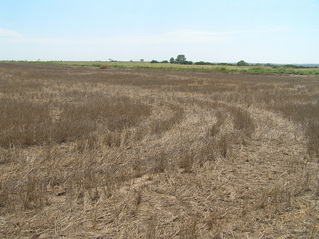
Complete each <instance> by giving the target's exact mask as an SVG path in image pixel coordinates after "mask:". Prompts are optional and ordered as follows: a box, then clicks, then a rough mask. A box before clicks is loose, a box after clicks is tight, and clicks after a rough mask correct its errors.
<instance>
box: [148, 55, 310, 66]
mask: <svg viewBox="0 0 319 239" xmlns="http://www.w3.org/2000/svg"><path fill="white" fill-rule="evenodd" d="M150 63H171V64H180V65H225V66H269V67H273V68H277V67H279V66H280V67H286V68H308V67H305V66H300V65H292V64H289V65H276V64H270V63H266V64H260V63H257V64H249V63H247V62H245V61H244V60H240V61H238V62H237V63H212V62H206V61H198V62H192V61H187V59H186V57H185V55H182V54H181V55H178V56H177V57H176V58H174V57H171V58H170V60H169V61H167V60H164V61H161V62H159V61H156V60H152V61H151V62H150Z"/></svg>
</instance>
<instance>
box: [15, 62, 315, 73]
mask: <svg viewBox="0 0 319 239" xmlns="http://www.w3.org/2000/svg"><path fill="white" fill-rule="evenodd" d="M17 62H20V63H22V62H24V63H37V64H50V65H68V66H93V67H99V68H101V69H106V68H109V67H114V68H124V69H153V70H177V71H215V72H226V73H248V74H291V75H319V68H294V67H290V66H289V65H288V66H286V65H271V66H267V65H248V66H236V65H230V64H229V65H224V64H221V65H218V64H216V65H198V64H193V65H182V64H170V63H148V62H103V61H17Z"/></svg>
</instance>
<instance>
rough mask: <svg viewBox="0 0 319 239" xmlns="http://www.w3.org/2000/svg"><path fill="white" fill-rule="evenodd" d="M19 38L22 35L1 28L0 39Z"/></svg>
mask: <svg viewBox="0 0 319 239" xmlns="http://www.w3.org/2000/svg"><path fill="white" fill-rule="evenodd" d="M19 36H21V34H20V33H18V32H16V31H13V30H9V29H5V28H1V27H0V37H19Z"/></svg>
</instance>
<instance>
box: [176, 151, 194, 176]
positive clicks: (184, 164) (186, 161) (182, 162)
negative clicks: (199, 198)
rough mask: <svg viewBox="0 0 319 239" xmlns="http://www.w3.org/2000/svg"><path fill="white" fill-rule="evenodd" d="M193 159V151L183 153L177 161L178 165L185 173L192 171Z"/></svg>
mask: <svg viewBox="0 0 319 239" xmlns="http://www.w3.org/2000/svg"><path fill="white" fill-rule="evenodd" d="M194 161H195V153H194V152H192V151H190V152H188V153H186V154H184V155H183V156H182V157H181V158H180V159H179V161H178V166H179V167H180V168H182V169H183V170H184V172H185V173H190V172H192V168H193V164H194Z"/></svg>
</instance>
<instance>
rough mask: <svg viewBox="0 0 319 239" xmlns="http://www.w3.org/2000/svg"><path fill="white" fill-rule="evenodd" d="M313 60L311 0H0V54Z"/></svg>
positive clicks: (316, 47) (315, 13)
mask: <svg viewBox="0 0 319 239" xmlns="http://www.w3.org/2000/svg"><path fill="white" fill-rule="evenodd" d="M179 54H183V55H185V56H186V58H187V60H189V61H194V62H196V61H208V62H227V63H232V62H238V61H240V60H244V61H246V62H249V63H282V64H302V63H316V64H318V63H319V0H218V1H217V0H156V1H155V0H116V1H115V0H0V60H30V61H35V60H41V61H50V60H63V61H68V60H73V61H108V60H110V59H113V60H118V61H129V60H133V61H139V60H140V59H144V60H145V61H151V60H157V61H162V60H169V59H170V58H171V57H174V58H176V56H177V55H179Z"/></svg>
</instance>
